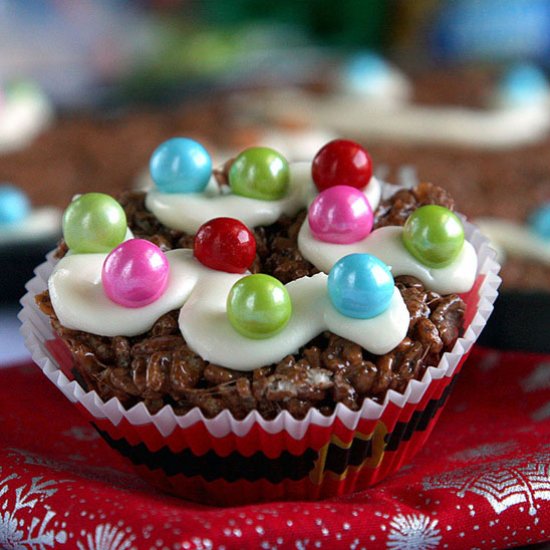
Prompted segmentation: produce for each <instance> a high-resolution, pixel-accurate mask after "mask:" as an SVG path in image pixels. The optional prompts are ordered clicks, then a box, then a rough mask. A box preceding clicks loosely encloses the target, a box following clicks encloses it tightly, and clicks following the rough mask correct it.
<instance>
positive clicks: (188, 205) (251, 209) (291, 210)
mask: <svg viewBox="0 0 550 550" xmlns="http://www.w3.org/2000/svg"><path fill="white" fill-rule="evenodd" d="M289 166H290V183H289V189H288V193H287V195H286V196H285V197H283V198H282V199H279V200H274V201H264V200H259V199H251V198H248V197H241V196H239V195H234V194H233V193H230V192H223V193H221V192H220V190H219V187H218V184H217V183H216V181H215V180H214V179H213V178H212V179H211V180H210V182H209V184H208V186H207V188H206V190H205V192H204V193H170V194H168V193H161V192H159V191H157V190H156V189H155V190H151V191H149V192H148V194H147V198H146V200H145V206H146V207H147V209H148V210H149V211H151V212H152V213H153V214H154V215H155V216H156V217H157V218H158V219H159V220H160V221H161V222H162V223H163V224H164V225H166V226H168V227H170V228H172V229H178V230H180V231H185V232H186V233H191V234H192V233H196V232H197V230H198V229H199V227H200V226H201V225H202V224H203V223H205V222H207V221H208V220H211V219H213V218H219V217H228V218H236V219H238V220H240V221H242V222H243V223H244V224H245V225H247V226H248V227H251V228H253V227H258V226H260V225H271V224H272V223H275V222H276V221H277V220H278V219H279V217H280V216H281V215H282V214H286V215H288V216H293V215H295V214H296V213H297V212H298V211H299V210H301V209H302V208H305V207H306V206H307V205H309V203H310V202H311V201H312V200H313V199H314V197H315V195H316V194H317V189H316V187H315V185H314V183H313V180H312V179H311V163H310V162H293V163H290V165H289ZM380 195H381V185H380V182H379V181H378V180H377V179H376V178H375V177H374V176H373V177H372V178H371V180H370V182H369V184H368V185H367V187H366V188H365V196H366V197H367V199H368V200H369V203H370V205H371V207H372V209H373V210H376V208H377V207H378V203H379V202H380Z"/></svg>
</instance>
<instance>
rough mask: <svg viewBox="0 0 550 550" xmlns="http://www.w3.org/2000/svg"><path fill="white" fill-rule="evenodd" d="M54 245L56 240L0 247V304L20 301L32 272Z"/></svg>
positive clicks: (50, 239) (49, 239) (42, 240)
mask: <svg viewBox="0 0 550 550" xmlns="http://www.w3.org/2000/svg"><path fill="white" fill-rule="evenodd" d="M56 245H57V238H48V239H40V240H35V241H32V242H28V243H22V244H8V245H2V246H0V266H1V268H0V304H10V305H11V304H16V303H17V302H18V301H19V300H20V299H21V297H22V296H23V294H25V284H26V283H27V281H29V280H30V279H32V277H33V272H34V270H35V269H36V267H37V266H38V265H40V264H41V263H43V262H44V261H45V256H46V254H47V253H48V252H49V251H50V250H52V249H54V248H55V247H56Z"/></svg>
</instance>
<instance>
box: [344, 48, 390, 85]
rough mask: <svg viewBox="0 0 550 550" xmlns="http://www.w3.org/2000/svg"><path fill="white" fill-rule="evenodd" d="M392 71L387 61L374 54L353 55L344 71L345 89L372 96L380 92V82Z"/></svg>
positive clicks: (345, 65) (366, 52) (367, 52)
mask: <svg viewBox="0 0 550 550" xmlns="http://www.w3.org/2000/svg"><path fill="white" fill-rule="evenodd" d="M389 73H390V69H389V66H388V64H387V63H386V61H384V59H383V58H382V57H380V56H379V55H377V54H375V53H374V52H369V51H365V52H360V53H357V54H355V55H353V56H352V57H351V58H350V59H349V60H348V61H347V63H345V64H344V67H343V70H342V84H343V86H344V88H345V89H346V90H347V91H349V92H353V93H357V94H371V93H376V91H377V90H379V86H380V82H383V81H384V80H385V79H387V78H388V75H389Z"/></svg>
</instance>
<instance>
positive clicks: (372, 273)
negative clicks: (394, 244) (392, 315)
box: [328, 254, 394, 319]
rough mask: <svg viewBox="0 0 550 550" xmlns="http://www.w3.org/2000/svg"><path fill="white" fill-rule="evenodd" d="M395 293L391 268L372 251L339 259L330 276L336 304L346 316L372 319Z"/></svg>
mask: <svg viewBox="0 0 550 550" xmlns="http://www.w3.org/2000/svg"><path fill="white" fill-rule="evenodd" d="M393 292H394V283H393V276H392V274H391V271H390V269H389V267H388V266H387V265H386V264H385V263H384V262H383V261H382V260H379V259H378V258H377V257H376V256H372V255H371V254H350V255H348V256H344V257H343V258H341V259H340V260H338V261H337V262H336V263H335V264H334V266H333V267H332V269H331V270H330V273H329V275H328V295H329V298H330V301H331V302H332V305H333V306H334V307H335V308H336V309H337V310H338V311H339V312H340V313H341V314H342V315H345V316H346V317H353V318H355V319H370V318H371V317H376V316H377V315H380V314H381V313H383V312H384V311H386V309H388V307H389V305H390V301H391V299H392V296H393Z"/></svg>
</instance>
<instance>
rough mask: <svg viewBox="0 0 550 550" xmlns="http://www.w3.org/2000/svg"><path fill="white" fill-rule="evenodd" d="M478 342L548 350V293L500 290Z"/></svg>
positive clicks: (539, 351) (493, 346) (549, 337)
mask: <svg viewBox="0 0 550 550" xmlns="http://www.w3.org/2000/svg"><path fill="white" fill-rule="evenodd" d="M478 344H480V345H483V346H489V347H492V348H498V349H502V350H521V351H533V352H538V353H550V293H547V292H526V291H516V292H512V291H504V292H501V294H500V295H499V297H498V299H497V301H496V302H495V310H494V312H493V314H492V315H491V317H490V319H489V322H488V323H487V326H486V327H485V329H484V330H483V332H482V333H481V336H480V337H479V340H478Z"/></svg>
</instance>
